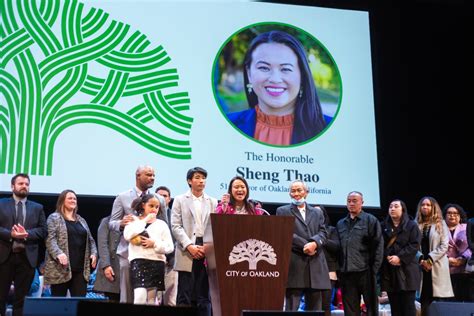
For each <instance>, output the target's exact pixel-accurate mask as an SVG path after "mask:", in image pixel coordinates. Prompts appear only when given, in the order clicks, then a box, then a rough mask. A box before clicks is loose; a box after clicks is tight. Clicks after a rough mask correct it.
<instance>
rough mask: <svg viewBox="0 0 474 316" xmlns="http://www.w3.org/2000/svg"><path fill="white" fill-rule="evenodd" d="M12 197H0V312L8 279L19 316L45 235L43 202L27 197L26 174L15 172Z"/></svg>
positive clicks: (4, 309) (3, 303) (3, 313)
mask: <svg viewBox="0 0 474 316" xmlns="http://www.w3.org/2000/svg"><path fill="white" fill-rule="evenodd" d="M11 186H12V192H13V196H12V197H11V198H5V199H0V314H1V315H5V313H6V301H7V296H8V291H9V290H10V285H11V284H12V281H13V282H14V285H15V294H14V298H13V315H15V316H17V315H19V316H21V315H23V303H24V300H25V296H26V295H27V294H28V291H29V290H30V287H31V283H32V282H33V278H34V276H35V268H36V267H37V266H38V249H39V246H40V243H42V242H43V241H44V239H45V238H46V234H47V229H46V218H45V215H44V211H43V205H41V204H38V203H35V202H33V201H29V200H27V197H28V193H29V192H30V177H29V176H28V175H27V174H24V173H19V174H17V175H15V176H14V177H13V178H12V180H11Z"/></svg>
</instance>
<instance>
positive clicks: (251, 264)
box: [205, 214, 294, 316]
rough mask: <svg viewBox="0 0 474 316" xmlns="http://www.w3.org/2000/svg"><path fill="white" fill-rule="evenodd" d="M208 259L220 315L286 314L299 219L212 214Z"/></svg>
mask: <svg viewBox="0 0 474 316" xmlns="http://www.w3.org/2000/svg"><path fill="white" fill-rule="evenodd" d="M211 226H212V227H211V233H210V234H212V240H210V241H208V242H206V241H205V244H206V258H207V260H208V272H209V281H210V284H209V285H210V288H211V299H212V305H213V314H214V316H219V315H222V316H224V315H225V316H240V315H241V312H242V310H281V309H282V308H283V303H284V296H285V288H286V283H287V280H288V266H289V260H290V254H291V243H292V234H293V229H294V218H293V217H291V216H290V217H287V216H255V215H217V214H211Z"/></svg>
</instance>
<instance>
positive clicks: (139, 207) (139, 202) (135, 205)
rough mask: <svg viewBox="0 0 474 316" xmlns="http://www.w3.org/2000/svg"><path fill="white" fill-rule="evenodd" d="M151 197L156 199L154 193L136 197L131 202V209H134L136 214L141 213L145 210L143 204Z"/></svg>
mask: <svg viewBox="0 0 474 316" xmlns="http://www.w3.org/2000/svg"><path fill="white" fill-rule="evenodd" d="M153 198H155V199H157V197H156V195H155V194H144V195H143V196H139V197H137V198H136V199H135V200H133V202H132V205H131V208H132V210H134V211H135V213H136V214H137V215H138V216H140V215H142V214H143V211H145V208H144V205H145V204H146V203H148V201H149V200H151V199H153ZM158 211H159V210H158Z"/></svg>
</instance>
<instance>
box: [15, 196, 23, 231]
mask: <svg viewBox="0 0 474 316" xmlns="http://www.w3.org/2000/svg"><path fill="white" fill-rule="evenodd" d="M16 223H17V224H21V225H23V203H22V202H21V201H20V202H18V203H17V204H16Z"/></svg>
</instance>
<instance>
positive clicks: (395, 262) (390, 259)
mask: <svg viewBox="0 0 474 316" xmlns="http://www.w3.org/2000/svg"><path fill="white" fill-rule="evenodd" d="M387 261H388V263H390V264H391V265H392V266H399V265H401V261H400V258H399V257H398V256H388V257H387Z"/></svg>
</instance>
